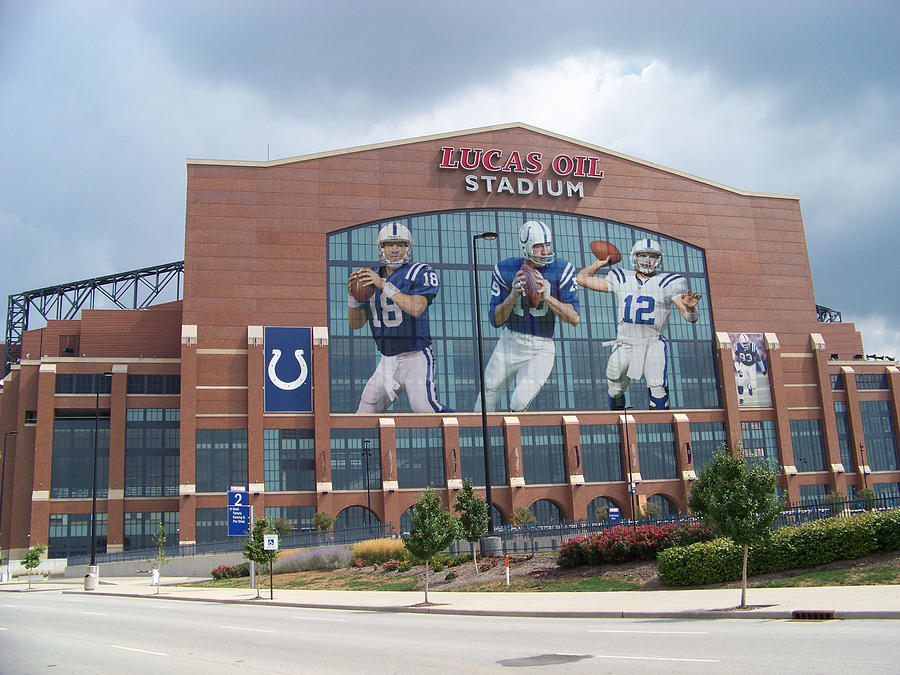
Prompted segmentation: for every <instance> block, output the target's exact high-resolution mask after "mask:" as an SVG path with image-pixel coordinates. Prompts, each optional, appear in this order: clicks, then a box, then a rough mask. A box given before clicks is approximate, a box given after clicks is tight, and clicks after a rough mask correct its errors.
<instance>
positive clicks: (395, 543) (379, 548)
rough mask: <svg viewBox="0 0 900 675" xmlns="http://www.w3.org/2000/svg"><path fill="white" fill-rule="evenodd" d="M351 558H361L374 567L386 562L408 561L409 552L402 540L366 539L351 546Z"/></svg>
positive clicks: (386, 538) (387, 538)
mask: <svg viewBox="0 0 900 675" xmlns="http://www.w3.org/2000/svg"><path fill="white" fill-rule="evenodd" d="M353 557H355V558H362V559H363V560H365V561H366V562H367V563H368V564H369V565H376V564H380V563H383V562H387V561H388V560H409V557H410V556H409V551H407V550H406V546H404V545H403V540H402V539H391V538H390V537H383V538H381V539H367V540H366V541H358V542H356V543H355V544H353Z"/></svg>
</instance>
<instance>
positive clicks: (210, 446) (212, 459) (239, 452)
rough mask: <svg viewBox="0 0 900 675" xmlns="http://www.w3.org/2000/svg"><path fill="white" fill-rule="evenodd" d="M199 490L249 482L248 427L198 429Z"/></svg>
mask: <svg viewBox="0 0 900 675" xmlns="http://www.w3.org/2000/svg"><path fill="white" fill-rule="evenodd" d="M196 466H197V492H228V490H229V489H230V488H231V486H232V485H247V430H246V429H197V465H196Z"/></svg>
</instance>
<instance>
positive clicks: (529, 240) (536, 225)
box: [519, 220, 556, 267]
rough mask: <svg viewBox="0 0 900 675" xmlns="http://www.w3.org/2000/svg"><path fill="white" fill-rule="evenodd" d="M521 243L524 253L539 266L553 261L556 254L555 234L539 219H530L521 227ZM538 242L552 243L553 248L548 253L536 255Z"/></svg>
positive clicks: (527, 258)
mask: <svg viewBox="0 0 900 675" xmlns="http://www.w3.org/2000/svg"><path fill="white" fill-rule="evenodd" d="M519 244H520V245H521V246H522V255H523V256H525V259H526V260H530V261H531V262H532V263H533V264H534V265H536V266H537V267H543V266H544V265H549V264H550V263H552V262H553V259H554V258H555V257H556V254H555V253H554V252H553V248H552V245H553V235H552V234H551V233H550V228H549V227H547V226H546V225H545V224H544V223H542V222H541V221H539V220H529V221H528V222H526V223H523V224H522V227H520V228H519ZM538 244H550V245H551V249H550V252H549V253H548V254H547V255H535V254H534V247H535V246H536V245H538Z"/></svg>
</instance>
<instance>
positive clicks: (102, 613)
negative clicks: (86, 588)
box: [78, 611, 109, 616]
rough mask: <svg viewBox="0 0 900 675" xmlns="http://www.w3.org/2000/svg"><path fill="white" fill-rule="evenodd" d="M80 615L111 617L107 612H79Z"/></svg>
mask: <svg viewBox="0 0 900 675" xmlns="http://www.w3.org/2000/svg"><path fill="white" fill-rule="evenodd" d="M78 613H79V614H91V615H92V616H109V614H107V613H106V612H83V611H82V612H78Z"/></svg>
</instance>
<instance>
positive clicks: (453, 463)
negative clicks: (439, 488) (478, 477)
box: [441, 417, 462, 510]
mask: <svg viewBox="0 0 900 675" xmlns="http://www.w3.org/2000/svg"><path fill="white" fill-rule="evenodd" d="M441 426H442V430H443V440H444V480H445V481H446V484H447V500H446V501H447V503H446V504H445V507H446V508H448V509H450V510H453V502H454V501H455V500H456V494H457V492H459V490H461V489H462V467H461V459H460V452H459V420H458V419H457V418H455V417H444V418H443V419H442V420H441Z"/></svg>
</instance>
